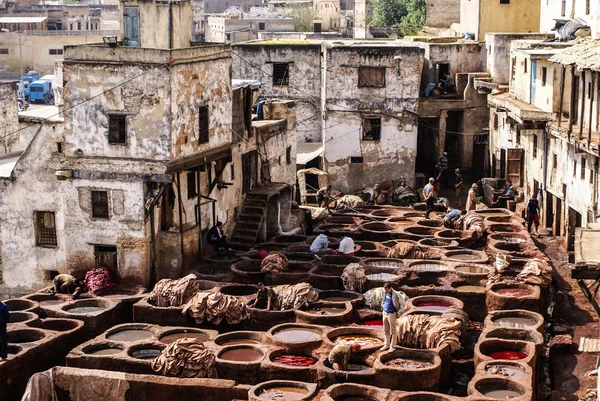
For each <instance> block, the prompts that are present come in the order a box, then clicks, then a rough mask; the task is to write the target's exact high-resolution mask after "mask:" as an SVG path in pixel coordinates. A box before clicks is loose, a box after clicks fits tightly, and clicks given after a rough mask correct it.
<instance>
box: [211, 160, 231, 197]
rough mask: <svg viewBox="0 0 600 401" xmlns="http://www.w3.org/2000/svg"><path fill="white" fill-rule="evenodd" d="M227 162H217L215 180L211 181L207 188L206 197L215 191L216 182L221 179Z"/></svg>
mask: <svg viewBox="0 0 600 401" xmlns="http://www.w3.org/2000/svg"><path fill="white" fill-rule="evenodd" d="M228 162H229V161H225V160H223V159H221V160H219V161H217V163H216V165H215V167H216V170H215V178H214V179H213V180H212V182H211V183H210V187H209V188H208V195H209V196H210V194H211V193H212V191H213V189H215V186H216V185H217V182H218V181H219V180H220V179H221V176H222V175H223V171H225V167H227V163H228Z"/></svg>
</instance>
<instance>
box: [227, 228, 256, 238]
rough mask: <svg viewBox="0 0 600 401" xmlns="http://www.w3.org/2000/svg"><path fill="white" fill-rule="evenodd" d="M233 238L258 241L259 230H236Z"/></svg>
mask: <svg viewBox="0 0 600 401" xmlns="http://www.w3.org/2000/svg"><path fill="white" fill-rule="evenodd" d="M231 237H232V238H240V237H247V238H254V239H256V237H258V230H242V229H239V228H236V229H235V230H234V231H233V235H232V236H231Z"/></svg>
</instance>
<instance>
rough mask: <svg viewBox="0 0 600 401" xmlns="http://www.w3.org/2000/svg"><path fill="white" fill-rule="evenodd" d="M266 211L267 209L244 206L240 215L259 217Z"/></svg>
mask: <svg viewBox="0 0 600 401" xmlns="http://www.w3.org/2000/svg"><path fill="white" fill-rule="evenodd" d="M266 210H267V208H263V207H256V206H249V207H248V206H244V207H243V208H242V214H258V215H260V216H263V215H264V214H265V211H266Z"/></svg>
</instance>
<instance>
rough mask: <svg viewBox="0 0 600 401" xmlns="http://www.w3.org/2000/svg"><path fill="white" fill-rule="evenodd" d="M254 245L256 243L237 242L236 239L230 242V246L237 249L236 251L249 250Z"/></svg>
mask: <svg viewBox="0 0 600 401" xmlns="http://www.w3.org/2000/svg"><path fill="white" fill-rule="evenodd" d="M253 245H254V244H250V245H248V244H247V243H242V242H236V241H231V242H230V243H229V247H230V248H231V249H235V250H236V251H248V250H250V248H252V246H253Z"/></svg>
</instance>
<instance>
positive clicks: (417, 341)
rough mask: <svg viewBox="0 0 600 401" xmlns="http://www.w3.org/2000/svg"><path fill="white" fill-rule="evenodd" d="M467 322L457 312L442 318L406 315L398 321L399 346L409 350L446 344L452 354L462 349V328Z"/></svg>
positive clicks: (444, 315)
mask: <svg viewBox="0 0 600 401" xmlns="http://www.w3.org/2000/svg"><path fill="white" fill-rule="evenodd" d="M463 327H466V322H464V321H463V320H461V318H460V317H459V315H457V313H456V311H452V312H451V313H449V314H443V315H442V316H430V315H406V316H402V317H401V318H399V319H398V322H397V328H398V345H400V346H403V347H408V348H426V349H431V348H436V347H439V346H441V345H444V344H448V345H449V346H450V350H451V352H456V351H458V350H459V349H460V337H461V334H462V331H461V328H463Z"/></svg>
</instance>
